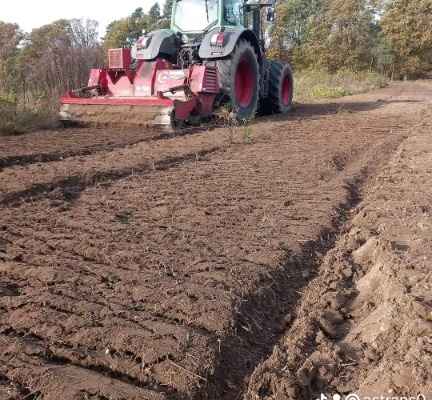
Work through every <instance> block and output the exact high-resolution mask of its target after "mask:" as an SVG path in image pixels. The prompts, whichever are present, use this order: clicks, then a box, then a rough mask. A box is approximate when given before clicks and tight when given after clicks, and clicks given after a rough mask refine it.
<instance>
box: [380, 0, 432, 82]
mask: <svg viewBox="0 0 432 400" xmlns="http://www.w3.org/2000/svg"><path fill="white" fill-rule="evenodd" d="M431 21H432V0H393V1H392V2H390V3H389V4H388V5H387V7H386V9H385V12H384V14H383V16H382V18H381V22H380V25H381V27H382V30H383V32H384V34H385V35H386V38H387V40H388V42H389V43H390V44H391V46H392V48H393V49H394V50H395V51H396V53H397V54H398V55H399V58H400V60H399V63H398V66H397V67H398V70H399V71H398V72H400V73H402V74H404V75H405V76H416V75H420V74H421V73H423V72H425V71H427V70H430V68H431V66H432V24H431Z"/></svg>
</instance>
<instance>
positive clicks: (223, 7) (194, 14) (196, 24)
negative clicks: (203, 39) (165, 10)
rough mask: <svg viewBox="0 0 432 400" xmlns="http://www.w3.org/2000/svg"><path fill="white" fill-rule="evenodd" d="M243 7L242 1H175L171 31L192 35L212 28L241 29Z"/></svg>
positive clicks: (243, 21) (243, 18)
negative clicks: (230, 27) (232, 27)
mask: <svg viewBox="0 0 432 400" xmlns="http://www.w3.org/2000/svg"><path fill="white" fill-rule="evenodd" d="M244 7H245V5H244V1H243V0H177V1H174V5H173V13H172V19H171V29H172V30H173V31H176V32H181V33H185V34H188V33H189V34H190V33H192V34H193V33H204V32H208V31H209V30H211V29H212V28H214V27H222V26H237V27H243V26H245V17H244V15H245V14H244Z"/></svg>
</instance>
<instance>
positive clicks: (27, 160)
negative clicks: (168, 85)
mask: <svg viewBox="0 0 432 400" xmlns="http://www.w3.org/2000/svg"><path fill="white" fill-rule="evenodd" d="M210 128H211V127H209V126H207V127H206V126H204V127H201V128H200V129H198V128H187V129H182V130H179V131H175V132H152V131H151V130H150V131H149V136H148V137H144V138H140V139H136V140H132V141H130V140H128V141H125V142H120V143H113V144H111V145H107V144H99V145H95V146H89V147H84V148H82V149H78V150H72V151H62V152H54V153H35V154H20V155H13V156H5V157H1V158H0V172H1V171H3V170H4V169H6V168H9V167H13V166H25V165H29V164H35V163H48V162H53V161H62V160H65V159H67V158H71V157H77V156H90V155H93V154H97V153H100V152H109V151H112V150H116V149H122V148H125V147H129V146H134V145H137V144H139V143H146V142H150V141H158V140H166V139H172V138H175V137H182V136H186V135H193V134H197V133H199V132H202V131H204V130H206V129H210ZM73 133H74V132H73V131H72V135H73Z"/></svg>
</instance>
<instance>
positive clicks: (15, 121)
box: [0, 94, 60, 136]
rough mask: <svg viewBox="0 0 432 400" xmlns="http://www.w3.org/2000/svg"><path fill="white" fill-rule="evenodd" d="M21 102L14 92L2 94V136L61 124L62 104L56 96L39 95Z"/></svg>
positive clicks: (0, 128)
mask: <svg viewBox="0 0 432 400" xmlns="http://www.w3.org/2000/svg"><path fill="white" fill-rule="evenodd" d="M21 100H22V101H21V102H20V99H18V98H17V97H16V96H15V95H14V94H6V95H3V96H0V136H5V135H17V134H22V133H27V132H31V131H35V130H37V129H50V128H55V127H58V126H59V122H58V111H59V108H60V104H59V103H58V100H55V98H54V97H53V98H51V97H47V96H38V97H35V98H32V99H31V100H29V102H30V104H25V105H24V104H22V103H24V101H23V99H21ZM27 103H28V102H27Z"/></svg>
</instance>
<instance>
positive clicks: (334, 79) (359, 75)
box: [294, 69, 387, 103]
mask: <svg viewBox="0 0 432 400" xmlns="http://www.w3.org/2000/svg"><path fill="white" fill-rule="evenodd" d="M294 83H295V92H294V101H295V102H297V103H313V102H315V101H320V100H324V99H330V98H335V97H342V96H347V95H350V94H356V93H365V92H368V91H370V90H373V89H379V88H383V87H384V86H386V85H387V80H386V78H385V77H383V76H381V75H379V74H377V73H375V72H369V71H361V72H355V71H351V70H347V69H342V70H339V71H338V72H336V73H335V74H331V73H329V72H326V71H314V70H304V71H300V72H297V73H295V74H294Z"/></svg>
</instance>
